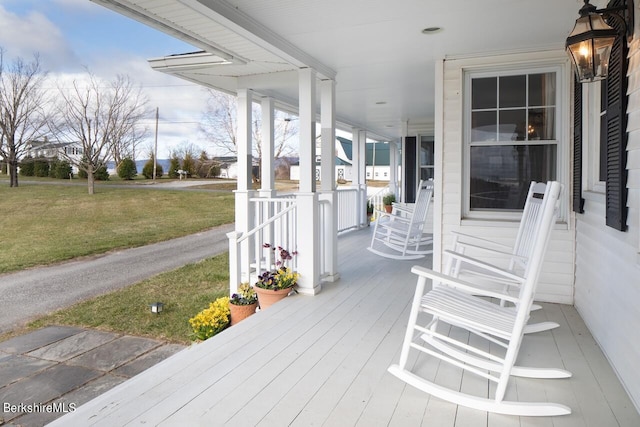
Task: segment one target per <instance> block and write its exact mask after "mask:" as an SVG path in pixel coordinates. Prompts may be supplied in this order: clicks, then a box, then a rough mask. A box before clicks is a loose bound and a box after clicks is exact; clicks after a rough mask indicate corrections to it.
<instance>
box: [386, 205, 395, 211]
mask: <svg viewBox="0 0 640 427" xmlns="http://www.w3.org/2000/svg"><path fill="white" fill-rule="evenodd" d="M384 210H385V211H386V212H387V213H391V211H393V205H384Z"/></svg>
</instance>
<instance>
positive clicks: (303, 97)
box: [295, 68, 320, 295]
mask: <svg viewBox="0 0 640 427" xmlns="http://www.w3.org/2000/svg"><path fill="white" fill-rule="evenodd" d="M298 77H299V81H298V82H299V100H300V105H299V111H300V190H299V192H298V194H297V205H298V208H297V209H298V219H297V230H298V235H297V237H298V246H297V248H295V250H297V251H298V255H297V256H298V273H300V279H299V280H298V291H299V292H300V293H302V294H307V295H314V294H316V293H318V292H320V268H319V266H320V259H319V258H320V257H319V255H320V241H319V238H318V228H319V227H318V194H317V193H316V72H315V71H314V70H312V69H310V68H303V69H301V70H300V71H299V74H298Z"/></svg>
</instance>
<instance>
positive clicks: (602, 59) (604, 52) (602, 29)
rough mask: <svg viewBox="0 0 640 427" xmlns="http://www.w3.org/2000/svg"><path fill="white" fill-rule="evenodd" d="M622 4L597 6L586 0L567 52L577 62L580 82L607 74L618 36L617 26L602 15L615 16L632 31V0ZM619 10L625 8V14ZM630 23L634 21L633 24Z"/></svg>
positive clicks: (599, 78)
mask: <svg viewBox="0 0 640 427" xmlns="http://www.w3.org/2000/svg"><path fill="white" fill-rule="evenodd" d="M622 3H623V5H622V6H618V7H611V8H607V9H596V7H595V6H593V5H592V4H590V3H589V0H584V6H582V8H581V9H580V17H579V18H578V19H577V20H576V24H575V26H574V27H573V31H571V34H569V37H568V38H567V45H566V47H567V52H568V53H569V56H571V59H572V60H573V63H574V64H575V66H576V74H577V77H578V80H579V81H580V83H585V82H593V81H597V80H602V79H605V78H607V73H608V71H609V70H608V67H609V56H610V55H611V50H612V49H613V44H614V42H615V41H616V38H617V37H620V36H622V34H621V33H620V32H618V30H616V29H614V28H612V27H611V26H609V25H608V24H607V23H606V22H605V20H604V19H603V16H602V15H603V14H604V15H605V16H606V18H607V20H609V19H615V20H620V21H621V22H622V23H623V27H625V30H626V31H627V33H628V36H630V35H631V34H632V33H633V24H632V23H633V0H626V1H623V2H622ZM618 12H622V15H623V16H621V14H619V13H618ZM630 23H631V24H630Z"/></svg>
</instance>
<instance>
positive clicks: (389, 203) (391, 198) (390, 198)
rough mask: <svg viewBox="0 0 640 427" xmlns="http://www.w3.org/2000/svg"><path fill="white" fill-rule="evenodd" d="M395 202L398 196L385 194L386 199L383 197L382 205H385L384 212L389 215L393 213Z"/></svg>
mask: <svg viewBox="0 0 640 427" xmlns="http://www.w3.org/2000/svg"><path fill="white" fill-rule="evenodd" d="M395 201H396V195H395V194H393V193H389V194H385V195H384V197H382V204H383V205H384V210H385V211H387V213H391V211H392V210H393V202H395Z"/></svg>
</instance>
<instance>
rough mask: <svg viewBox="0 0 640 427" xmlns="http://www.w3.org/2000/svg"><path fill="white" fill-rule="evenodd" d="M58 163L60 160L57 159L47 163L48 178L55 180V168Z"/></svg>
mask: <svg viewBox="0 0 640 427" xmlns="http://www.w3.org/2000/svg"><path fill="white" fill-rule="evenodd" d="M59 161H60V160H59V159H58V158H57V157H54V158H53V159H51V161H50V162H49V178H55V177H56V168H57V167H58V162H59Z"/></svg>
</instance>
